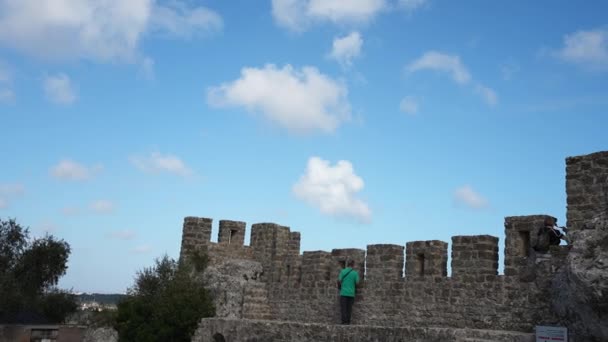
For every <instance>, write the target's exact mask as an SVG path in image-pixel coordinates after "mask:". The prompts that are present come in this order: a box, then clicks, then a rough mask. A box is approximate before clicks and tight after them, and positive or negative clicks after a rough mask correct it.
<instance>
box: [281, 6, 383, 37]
mask: <svg viewBox="0 0 608 342" xmlns="http://www.w3.org/2000/svg"><path fill="white" fill-rule="evenodd" d="M387 6H388V5H387V3H386V1H385V0H272V15H273V16H274V18H275V21H276V22H277V24H279V25H280V26H283V27H286V28H288V29H290V30H293V31H303V30H305V29H306V28H308V27H309V26H310V25H311V24H314V23H317V22H327V21H329V22H332V23H335V24H363V23H366V22H369V21H370V20H372V19H373V18H374V17H375V16H376V15H377V14H378V13H379V12H381V11H382V10H384V9H387Z"/></svg>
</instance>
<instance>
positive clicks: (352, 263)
mask: <svg viewBox="0 0 608 342" xmlns="http://www.w3.org/2000/svg"><path fill="white" fill-rule="evenodd" d="M347 265H348V267H355V260H348V264H347Z"/></svg>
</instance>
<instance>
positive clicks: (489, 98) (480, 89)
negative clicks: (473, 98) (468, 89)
mask: <svg viewBox="0 0 608 342" xmlns="http://www.w3.org/2000/svg"><path fill="white" fill-rule="evenodd" d="M475 92H476V93H477V94H479V95H480V96H481V97H482V98H483V99H484V100H485V101H486V103H487V104H489V105H490V106H494V105H496V104H497V103H498V95H496V92H495V91H494V90H492V89H491V88H488V87H486V86H484V85H483V84H481V83H479V84H476V85H475Z"/></svg>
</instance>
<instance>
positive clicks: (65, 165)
mask: <svg viewBox="0 0 608 342" xmlns="http://www.w3.org/2000/svg"><path fill="white" fill-rule="evenodd" d="M100 170H101V166H99V165H96V166H91V167H89V166H85V165H82V164H80V163H77V162H75V161H73V160H70V159H64V160H62V161H60V162H59V163H58V164H57V165H55V166H53V167H52V168H51V175H52V176H53V177H55V178H57V179H63V180H75V181H82V180H87V179H90V178H92V177H93V176H94V175H95V174H96V173H97V172H98V171H100Z"/></svg>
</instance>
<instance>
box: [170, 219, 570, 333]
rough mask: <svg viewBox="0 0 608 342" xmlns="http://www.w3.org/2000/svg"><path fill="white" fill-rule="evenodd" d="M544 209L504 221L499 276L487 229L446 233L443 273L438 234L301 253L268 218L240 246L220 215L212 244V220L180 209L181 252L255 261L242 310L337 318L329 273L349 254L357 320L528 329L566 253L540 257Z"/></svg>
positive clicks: (295, 237) (239, 226)
mask: <svg viewBox="0 0 608 342" xmlns="http://www.w3.org/2000/svg"><path fill="white" fill-rule="evenodd" d="M545 217H546V215H532V216H519V217H507V218H506V219H505V236H506V240H505V275H498V242H499V241H498V238H497V237H494V236H489V235H475V236H454V237H453V238H452V244H451V256H452V258H451V270H452V274H451V276H450V277H448V276H447V261H448V252H450V251H449V248H448V243H447V242H444V241H439V240H431V241H414V242H408V243H406V244H405V245H395V244H377V245H368V246H367V249H366V250H362V249H355V248H346V249H334V250H332V251H331V252H327V251H305V252H303V253H302V254H300V233H298V232H292V231H291V230H290V228H289V227H285V226H281V225H278V224H275V223H258V224H253V225H252V226H251V243H250V246H246V245H244V244H243V241H244V237H245V231H246V224H245V223H244V222H239V221H228V220H221V221H220V225H219V227H220V228H219V232H218V242H217V243H214V242H211V241H210V237H211V224H212V220H211V219H209V218H194V217H187V218H185V219H184V227H183V230H184V235H183V240H182V255H184V253H186V252H187V251H192V250H201V251H206V252H207V253H208V255H209V257H210V263H211V265H217V264H221V263H223V262H226V261H227V260H232V261H233V262H234V261H235V260H237V261H238V260H247V261H250V262H251V261H253V262H257V263H259V265H261V269H262V270H263V271H262V274H261V276H260V277H259V279H257V280H256V282H250V283H245V285H242V286H245V287H250V289H249V288H245V289H242V290H239V291H244V292H243V293H244V295H243V296H244V297H243V299H242V302H243V304H242V305H243V306H244V307H246V308H245V309H242V310H239V312H243V316H244V317H246V318H252V319H255V318H265V319H268V318H270V319H274V320H286V321H298V322H315V323H334V322H337V321H338V319H339V317H338V314H339V310H338V291H337V289H336V279H337V277H338V274H339V271H340V269H341V268H342V267H344V265H345V264H346V263H347V262H348V261H349V260H353V261H355V269H357V270H358V272H359V273H360V276H361V279H362V281H361V284H360V285H361V286H360V288H359V290H358V294H357V297H356V301H355V310H354V314H353V322H355V323H357V324H372V325H380V326H403V325H416V326H450V327H457V328H478V329H503V330H517V331H530V330H531V329H532V327H533V326H534V325H536V324H538V323H544V324H550V323H555V322H556V321H557V319H556V318H555V317H554V316H553V314H552V313H551V310H550V306H549V303H548V301H547V300H546V299H545V297H546V291H547V287H548V283H549V282H548V279H549V278H550V276H551V273H552V272H554V271H555V268H556V267H559V263H558V262H555V260H562V261H563V259H564V256H565V255H567V250H566V249H565V248H553V249H552V250H551V253H550V254H548V255H546V256H542V257H539V256H537V255H536V254H535V252H534V250H533V249H532V246H533V245H534V243H535V237H536V231H537V230H538V229H539V228H540V227H542V225H543V222H544V218H545ZM553 255H554V256H555V257H552V256H553ZM260 281H261V282H260ZM260 286H262V287H260ZM232 305H233V304H232ZM251 308H253V309H251ZM257 313H259V314H257ZM256 315H258V316H259V317H258V316H256ZM233 316H234V315H233ZM237 316H238V315H237Z"/></svg>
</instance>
